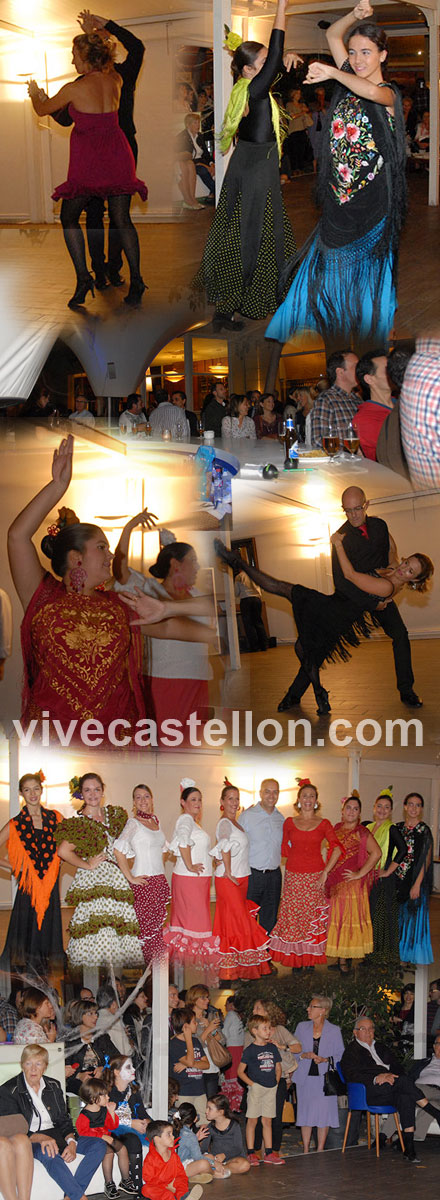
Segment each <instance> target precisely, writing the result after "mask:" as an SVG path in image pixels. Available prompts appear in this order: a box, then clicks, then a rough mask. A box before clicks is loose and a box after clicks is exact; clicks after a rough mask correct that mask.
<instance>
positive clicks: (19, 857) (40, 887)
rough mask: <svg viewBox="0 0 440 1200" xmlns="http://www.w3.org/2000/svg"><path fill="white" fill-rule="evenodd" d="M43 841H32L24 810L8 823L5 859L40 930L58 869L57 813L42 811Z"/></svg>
mask: <svg viewBox="0 0 440 1200" xmlns="http://www.w3.org/2000/svg"><path fill="white" fill-rule="evenodd" d="M41 816H42V820H43V834H44V835H45V836H43V838H42V839H41V842H40V843H39V841H38V839H37V838H36V837H35V829H34V825H33V821H32V818H31V817H30V815H29V813H28V812H27V809H25V808H24V809H23V810H22V812H21V813H20V814H19V816H18V817H14V818H13V819H12V820H11V821H10V822H9V838H8V843H7V848H8V857H9V862H10V864H11V867H12V870H13V873H14V875H15V876H16V878H17V880H18V886H19V887H20V888H21V889H22V891H24V892H27V893H28V895H29V897H30V901H31V904H32V907H33V908H34V909H35V914H36V918H37V925H38V928H39V929H41V926H42V924H43V920H44V916H45V913H46V910H47V907H48V904H49V900H50V896H51V892H52V890H53V888H54V887H55V884H56V881H57V878H58V873H59V869H60V866H61V863H60V859H59V857H58V854H57V850H56V844H55V838H54V829H55V826H56V825H57V824H58V821H62V819H63V818H62V816H61V813H59V812H56V811H55V810H50V811H49V812H47V811H42V814H41Z"/></svg>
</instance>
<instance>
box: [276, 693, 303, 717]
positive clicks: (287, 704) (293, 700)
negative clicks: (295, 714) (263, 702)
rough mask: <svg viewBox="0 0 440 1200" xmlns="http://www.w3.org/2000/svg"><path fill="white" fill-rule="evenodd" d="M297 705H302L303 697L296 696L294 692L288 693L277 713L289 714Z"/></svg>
mask: <svg viewBox="0 0 440 1200" xmlns="http://www.w3.org/2000/svg"><path fill="white" fill-rule="evenodd" d="M297 704H301V697H298V696H295V693H294V692H290V691H289V692H286V695H285V696H283V699H282V700H280V702H279V705H278V709H277V712H287V711H288V709H289V708H295V707H296V705H297Z"/></svg>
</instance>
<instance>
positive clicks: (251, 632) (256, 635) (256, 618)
mask: <svg viewBox="0 0 440 1200" xmlns="http://www.w3.org/2000/svg"><path fill="white" fill-rule="evenodd" d="M234 595H235V599H236V600H238V603H239V605H240V613H241V619H242V621H243V627H244V632H245V635H246V646H245V649H246V650H249V652H250V653H252V652H253V651H254V650H267V648H268V645H269V638H268V636H267V633H266V630H265V628H264V624H263V617H262V610H263V605H262V600H261V589H260V588H259V587H257V584H256V583H253V581H252V579H248V578H247V576H246V575H245V574H244V571H240V572H239V573H238V574H237V575H236V576H235V579H234Z"/></svg>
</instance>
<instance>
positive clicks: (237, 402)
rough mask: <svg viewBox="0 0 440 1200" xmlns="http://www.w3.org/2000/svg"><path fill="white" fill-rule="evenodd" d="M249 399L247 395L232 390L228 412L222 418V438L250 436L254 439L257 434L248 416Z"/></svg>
mask: <svg viewBox="0 0 440 1200" xmlns="http://www.w3.org/2000/svg"><path fill="white" fill-rule="evenodd" d="M248 412H249V400H248V398H247V396H242V395H238V394H237V393H236V392H233V394H232V396H230V397H229V406H228V413H227V416H226V417H223V420H222V433H221V435H222V438H230V437H232V438H250V439H251V441H255V438H256V436H257V434H256V431H255V424H254V422H253V420H252V417H249V416H248Z"/></svg>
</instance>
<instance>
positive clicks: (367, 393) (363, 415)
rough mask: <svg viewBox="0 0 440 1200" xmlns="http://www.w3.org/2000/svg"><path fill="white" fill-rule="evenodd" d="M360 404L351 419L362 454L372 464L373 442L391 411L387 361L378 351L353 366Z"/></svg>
mask: <svg viewBox="0 0 440 1200" xmlns="http://www.w3.org/2000/svg"><path fill="white" fill-rule="evenodd" d="M356 379H357V381H358V384H359V387H360V390H361V395H362V404H361V406H360V408H358V410H357V413H356V416H355V417H353V425H354V427H355V429H357V432H358V437H359V441H360V444H361V450H362V454H365V458H371V459H372V461H373V462H376V446H377V440H378V437H379V434H380V431H381V428H382V425H383V424H384V421H386V419H387V417H388V416H389V414H390V412H391V410H392V408H393V399H392V396H391V388H390V385H389V381H388V375H387V358H386V354H383V352H382V351H381V350H376V351H374V350H373V352H372V354H363V355H362V358H360V359H359V362H358V363H356Z"/></svg>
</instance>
